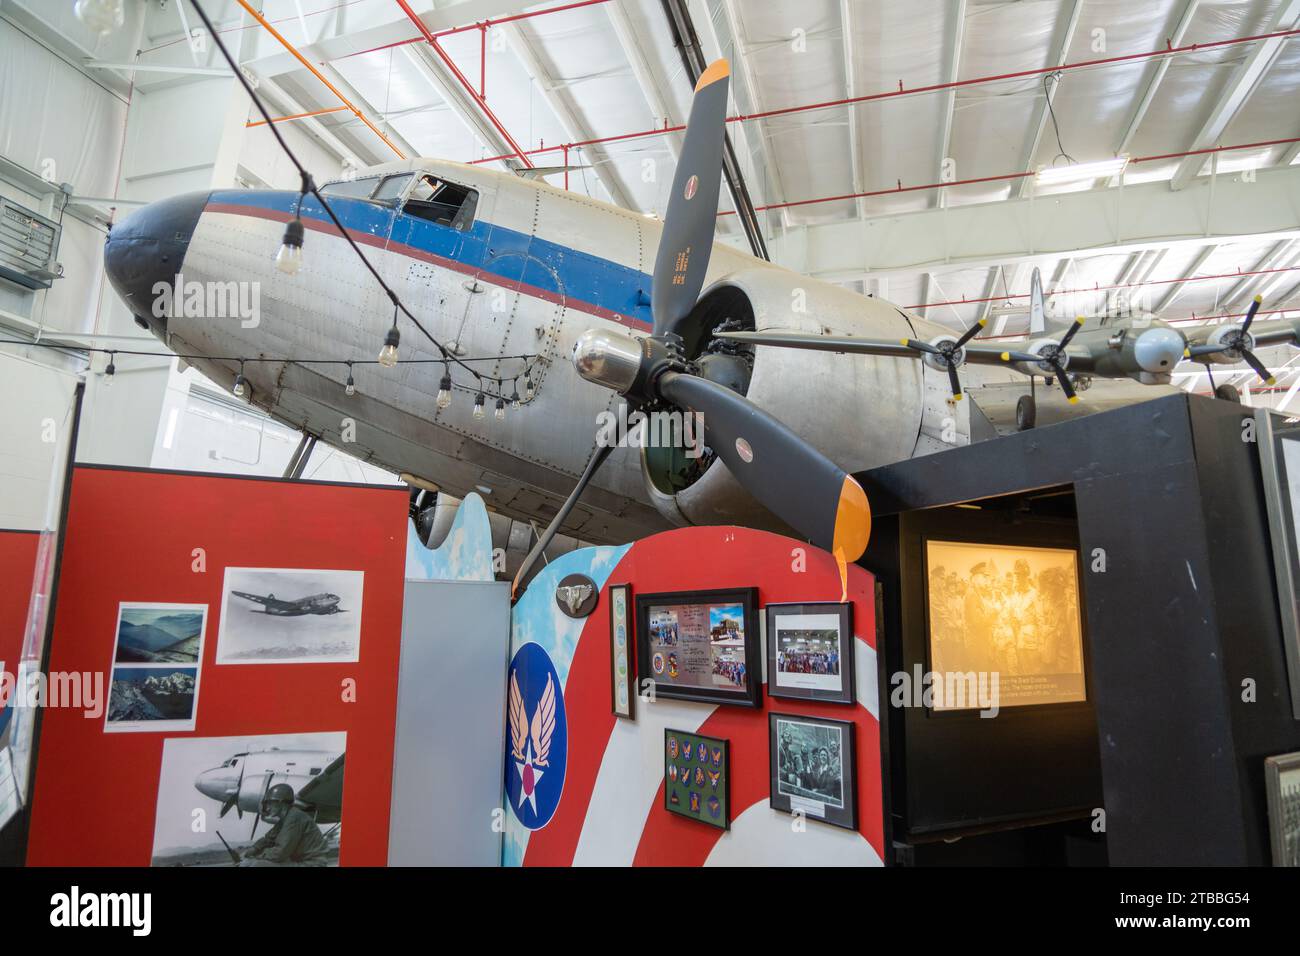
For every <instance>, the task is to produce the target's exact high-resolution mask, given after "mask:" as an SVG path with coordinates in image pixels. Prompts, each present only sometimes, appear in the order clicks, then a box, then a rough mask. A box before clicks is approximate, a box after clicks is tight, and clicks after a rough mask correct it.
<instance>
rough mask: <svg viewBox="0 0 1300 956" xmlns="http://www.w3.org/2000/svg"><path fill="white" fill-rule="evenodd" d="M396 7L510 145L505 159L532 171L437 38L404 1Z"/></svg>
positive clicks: (531, 165) (511, 139) (521, 151)
mask: <svg viewBox="0 0 1300 956" xmlns="http://www.w3.org/2000/svg"><path fill="white" fill-rule="evenodd" d="M397 5H398V6H399V7H401V8H402V12H403V13H405V14H406V15H407V17H409V18H410V20H411V22H412V23H414V24H415V26H416V28H417V29H419V31H420V33H421V34H423V36H424V39H425V40H426V41H427V42H428V44H429V46H431V47H433V50H434V52H435V53H437V54H438V57H439V58H440V59H441V60H442V62H443V63H445V64H446V66H447V69H449V70H451V73H452V75H453V76H454V77H456V82H457V83H459V84H460V85H461V87H462V88H463V89H464V90H465V92H466V93H467V94H469V97H470V99H472V100H473V101H474V105H475V106H477V107H478V108H479V110H480V111H481V112H482V113H483V115H484V116H485V117H487V120H488V122H489V123H491V124H492V126H493V127H494V128H495V129H496V131H497V132H498V133H500V134H501V138H502V139H504V140H505V141H506V142H507V143H508V144H509V145H510V148H511V150H513V152H512V153H510V154H509V157H507V158H511V157H515V156H518V157H519V161H520V162H522V163H523V164H524V165H525V166H527V167H528V168H529V169H532V168H533V164H532V162H531V161H530V160H529V159H528V156H527V155H526V154H525V153H524V150H523V147H521V146H520V145H519V144H518V143H516V142H515V139H514V137H513V136H511V135H510V133H509V132H508V131H507V130H506V128H505V126H503V125H502V123H501V121H500V120H499V119H497V116H496V114H495V113H493V112H492V109H491V107H489V106H488V105H487V103H485V102H484V100H483V97H481V96H479V94H478V92H477V91H476V90H475V89H474V84H473V83H471V82H470V81H469V80H467V79H466V78H465V74H464V73H462V72H461V71H460V68H459V67H457V66H456V64H455V63H454V62H452V59H451V57H449V56H448V55H447V51H446V50H444V49H443V48H442V47H440V46H439V45H438V38H437V37H435V36H434V35H433V34H432V33H431V32H430V31H429V28H428V27H427V26H425V25H424V21H423V20H421V19H420V18H419V17H417V16H416V15H415V11H414V10H412V9H411V7H410V4H408V3H407V2H406V0H397Z"/></svg>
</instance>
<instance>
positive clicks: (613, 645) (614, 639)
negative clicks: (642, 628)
mask: <svg viewBox="0 0 1300 956" xmlns="http://www.w3.org/2000/svg"><path fill="white" fill-rule="evenodd" d="M631 604H632V589H631V587H630V586H628V585H626V584H611V585H610V586H609V677H610V690H609V694H610V709H611V710H612V711H613V712H614V714H615V715H616V716H619V717H626V718H627V719H628V720H632V719H633V717H634V716H635V710H634V708H635V707H636V668H635V667H634V666H633V663H632V642H633V637H632V608H631Z"/></svg>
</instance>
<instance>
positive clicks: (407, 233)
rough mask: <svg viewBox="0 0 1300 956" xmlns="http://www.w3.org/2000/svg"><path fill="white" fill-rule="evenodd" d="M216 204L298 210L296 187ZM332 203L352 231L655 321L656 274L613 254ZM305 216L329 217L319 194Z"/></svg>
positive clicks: (223, 196)
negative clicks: (652, 311)
mask: <svg viewBox="0 0 1300 956" xmlns="http://www.w3.org/2000/svg"><path fill="white" fill-rule="evenodd" d="M208 202H209V203H215V204H222V205H230V206H248V207H251V208H255V209H266V210H271V211H273V212H279V213H283V214H286V215H292V214H293V212H294V210H295V209H296V208H297V204H298V194H297V193H296V192H282V191H276V190H218V191H216V192H214V193H213V194H212V196H211V197H210V198H209V200H208ZM330 207H331V208H332V209H333V210H334V213H335V215H337V216H338V217H339V219H340V220H341V221H342V223H343V225H344V226H346V227H347V228H348V230H349V231H351V232H354V233H361V234H366V235H371V236H375V237H377V238H383V239H388V240H390V241H391V242H393V243H399V244H403V245H407V246H411V247H412V248H415V249H418V250H420V251H422V252H427V253H429V254H431V255H435V256H440V257H442V258H446V259H454V260H456V261H457V262H460V263H461V264H463V265H465V266H469V267H471V268H474V269H478V270H481V271H482V272H483V273H484V274H485V277H487V278H488V280H489V281H491V277H492V276H496V277H498V278H500V279H503V280H505V281H507V282H522V283H524V284H525V285H528V286H533V287H534V288H537V289H541V290H543V291H545V292H549V293H551V294H553V295H557V296H563V297H564V298H565V299H566V300H568V301H570V302H573V300H577V301H578V302H583V303H589V304H591V305H593V306H596V307H597V308H599V309H604V310H607V311H609V312H614V313H617V314H619V315H623V316H626V317H627V318H629V319H632V320H633V321H635V322H639V323H641V324H643V325H646V326H649V325H650V324H651V316H650V305H649V296H650V284H651V277H650V276H648V275H646V274H645V273H644V272H641V271H640V270H639V269H633V268H631V267H629V266H624V265H621V264H619V263H617V262H614V261H612V260H609V259H602V258H600V257H598V256H592V255H589V254H587V253H584V252H580V251H578V250H577V249H573V248H571V247H569V246H565V245H562V244H560V243H556V242H551V241H550V240H547V239H543V238H542V237H540V236H529V235H528V234H527V233H522V232H518V231H516V230H513V229H507V228H505V227H504V226H499V225H497V224H495V223H492V222H487V221H484V220H477V221H475V222H474V224H473V226H471V227H470V229H469V231H468V232H464V233H462V232H457V231H456V230H454V229H451V228H449V227H447V226H440V225H437V224H435V223H431V222H428V221H426V220H424V219H420V218H418V217H415V216H405V215H401V214H400V213H398V211H397V210H396V209H394V208H393V207H390V206H383V205H380V204H378V203H373V202H369V201H367V200H364V199H350V198H346V197H342V196H332V197H330ZM301 216H302V218H303V219H312V220H316V221H318V222H322V223H327V224H328V223H329V222H330V219H329V217H328V216H327V215H326V213H325V211H324V209H323V208H322V207H321V205H320V203H319V202H317V201H316V199H315V198H313V197H311V196H308V197H307V198H306V199H305V200H304V201H303V204H302V211H301Z"/></svg>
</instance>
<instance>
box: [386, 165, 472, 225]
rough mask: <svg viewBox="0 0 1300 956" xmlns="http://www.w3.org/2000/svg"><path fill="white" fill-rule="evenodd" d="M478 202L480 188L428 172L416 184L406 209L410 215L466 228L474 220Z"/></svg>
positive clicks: (403, 209) (404, 209)
mask: <svg viewBox="0 0 1300 956" xmlns="http://www.w3.org/2000/svg"><path fill="white" fill-rule="evenodd" d="M477 205H478V192H477V191H476V190H473V189H470V188H469V187H467V186H458V185H457V184H456V183H450V182H447V181H446V180H444V179H439V178H438V177H437V176H428V175H426V176H421V177H420V181H419V182H418V183H416V184H415V188H414V189H412V190H411V195H410V197H409V198H408V199H407V200H406V205H405V206H403V207H402V211H403V212H405V213H406V214H407V215H408V216H416V217H418V218H420V219H425V220H428V221H429V222H433V223H437V224H438V225H440V226H450V227H451V228H452V229H455V230H457V231H458V232H464V231H465V230H467V229H469V227H470V226H471V225H473V223H474V208H475V207H476V206H477Z"/></svg>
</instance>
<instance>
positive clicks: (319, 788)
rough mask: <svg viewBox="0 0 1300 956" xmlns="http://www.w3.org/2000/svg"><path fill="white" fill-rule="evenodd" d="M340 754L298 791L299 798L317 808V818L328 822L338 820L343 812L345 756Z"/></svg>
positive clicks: (320, 821) (321, 821)
mask: <svg viewBox="0 0 1300 956" xmlns="http://www.w3.org/2000/svg"><path fill="white" fill-rule="evenodd" d="M345 756H347V755H346V754H339V755H338V757H336V758H335V759H334V760H333V761H331V762H330V765H329V766H328V767H326V768H325V769H324V770H322V771H321V772H320V773H319V774H317V775H316V776H315V777H312V778H311V780H310V781H308V782H307V783H305V784H304V785H303V787H302V789H301V790H299V791H298V799H299V800H300V801H302V802H303V803H306V804H309V805H311V806H312V807H314V808H315V810H316V820H317V822H319V823H326V822H329V821H331V820H333V821H337V820H338V819H339V817H340V815H341V814H342V812H343V758H344V757H345Z"/></svg>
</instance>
